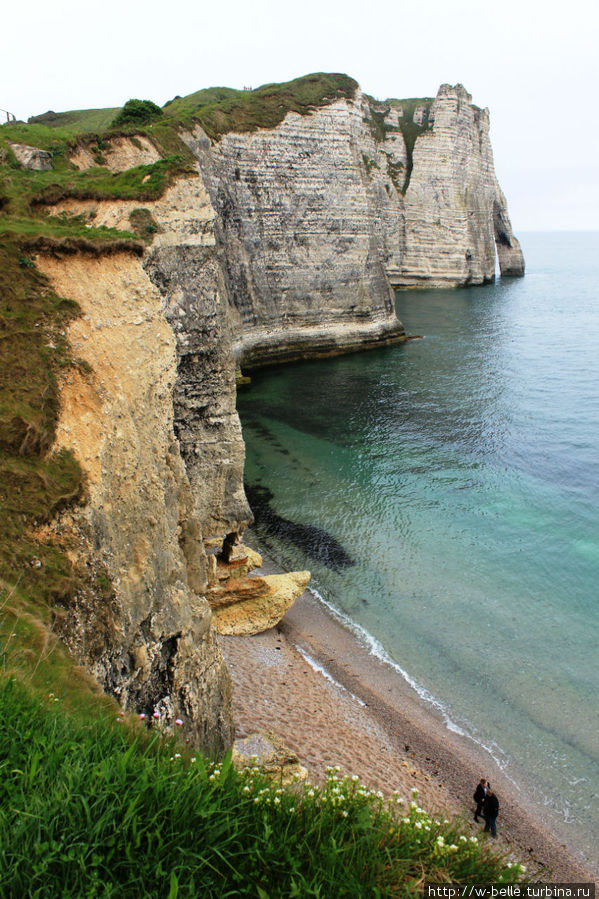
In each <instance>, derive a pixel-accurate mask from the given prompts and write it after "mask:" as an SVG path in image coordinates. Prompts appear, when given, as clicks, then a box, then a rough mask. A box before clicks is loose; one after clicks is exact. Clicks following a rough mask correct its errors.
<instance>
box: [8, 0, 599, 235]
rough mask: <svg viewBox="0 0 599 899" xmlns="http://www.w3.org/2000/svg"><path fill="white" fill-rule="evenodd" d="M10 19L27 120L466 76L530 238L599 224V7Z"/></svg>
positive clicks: (79, 14)
mask: <svg viewBox="0 0 599 899" xmlns="http://www.w3.org/2000/svg"><path fill="white" fill-rule="evenodd" d="M0 22H1V32H0V34H1V37H2V43H1V49H0V107H2V108H4V109H8V110H10V111H11V112H13V113H14V114H15V115H16V116H17V118H22V119H27V117H28V116H30V115H36V114H39V113H42V112H45V111H46V110H48V109H53V110H55V111H56V112H60V111H64V110H68V109H82V108H83V109H85V108H97V107H106V106H122V104H123V103H124V102H125V101H126V100H128V99H129V98H131V97H138V98H140V99H149V100H153V101H154V102H156V103H158V104H160V105H162V104H163V103H164V102H165V101H166V100H169V99H171V98H172V97H174V96H175V95H176V94H180V95H185V94H188V93H191V92H193V91H196V90H199V89H200V88H203V87H211V86H215V85H225V86H227V87H237V88H241V87H243V86H244V85H248V86H252V87H258V86H259V85H261V84H264V83H266V82H272V81H287V80H289V79H291V78H296V77H298V76H299V75H306V74H308V73H310V72H318V71H321V72H323V71H324V72H346V73H347V74H348V75H351V76H352V77H353V78H355V79H356V80H357V81H358V82H359V83H360V85H361V87H362V88H363V90H364V91H366V92H367V93H369V94H373V95H374V96H376V97H378V98H380V99H383V98H385V97H400V98H401V97H413V96H434V95H435V94H436V92H437V88H438V87H439V85H440V84H442V83H443V82H449V83H451V84H456V83H457V82H461V83H462V84H464V85H465V87H466V88H467V89H468V91H469V92H470V93H471V94H472V98H473V102H474V103H476V104H477V105H479V106H488V107H489V109H490V113H491V139H492V144H493V149H494V155H495V168H496V171H497V175H498V178H499V182H500V184H501V186H502V188H503V191H504V193H505V194H506V197H507V200H508V207H509V211H510V216H511V219H512V224H513V227H514V230H515V232H516V234H517V233H518V232H519V231H527V230H573V229H574V230H575V229H580V230H597V229H599V224H598V221H597V218H598V214H599V164H598V161H599V124H598V122H599V116H598V115H597V113H596V110H595V103H596V96H597V89H598V88H599V63H598V61H597V60H598V59H599V51H598V48H597V43H598V40H599V5H598V4H597V3H596V2H595V0H569V2H563V0H560V2H557V0H544V2H540V0H503V2H501V3H492V2H486V0H446V2H442V0H410V2H409V3H408V2H402V0H370V2H367V0H361V2H357V0H343V2H340V0H330V2H328V0H298V2H295V3H293V4H289V3H285V2H284V0H253V2H252V0H247V2H245V3H242V2H240V0H229V2H222V0H221V2H218V0H210V3H206V2H202V0H170V2H165V0H162V2H157V0H145V2H144V3H135V4H133V3H128V2H127V0H121V2H116V0H102V2H100V3H89V2H86V0H77V2H75V0H57V2H54V3H50V2H48V0H43V2H42V0H28V2H26V3H23V2H21V3H5V4H3V11H2V17H1V19H0ZM0 120H3V114H1V113H0Z"/></svg>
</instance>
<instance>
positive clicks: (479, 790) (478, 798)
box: [474, 777, 488, 821]
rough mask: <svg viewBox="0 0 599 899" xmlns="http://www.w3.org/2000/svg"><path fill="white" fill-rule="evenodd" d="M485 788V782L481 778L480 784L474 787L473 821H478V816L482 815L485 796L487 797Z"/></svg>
mask: <svg viewBox="0 0 599 899" xmlns="http://www.w3.org/2000/svg"><path fill="white" fill-rule="evenodd" d="M487 786H488V784H487V781H486V780H485V778H484V777H481V779H480V783H479V784H477V785H476V790H475V791H474V801H475V802H476V811H475V812H474V820H475V821H478V816H479V815H482V813H483V804H484V801H485V796H486V795H487Z"/></svg>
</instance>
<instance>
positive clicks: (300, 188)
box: [186, 100, 403, 366]
mask: <svg viewBox="0 0 599 899" xmlns="http://www.w3.org/2000/svg"><path fill="white" fill-rule="evenodd" d="M368 138H369V133H368V131H366V132H365V129H364V123H363V108H362V102H361V100H358V101H356V102H352V101H345V100H343V101H338V102H336V103H333V104H331V105H330V106H326V107H323V108H321V109H319V110H317V111H315V112H314V113H313V114H312V115H309V116H301V115H298V114H296V113H290V114H288V115H287V117H286V118H285V120H284V121H283V122H282V123H281V125H280V126H279V127H277V128H275V129H272V130H269V131H258V132H255V133H253V134H227V135H225V136H224V137H223V138H222V139H221V140H220V141H219V142H218V144H215V145H211V144H210V141H209V140H208V139H207V138H206V137H205V135H203V132H202V131H201V129H199V128H198V129H196V131H195V132H194V134H193V135H189V136H188V137H187V138H186V140H187V142H188V144H189V146H190V147H191V148H192V149H193V151H194V152H195V154H196V155H197V157H198V159H199V160H200V165H201V168H202V173H203V175H204V178H205V180H206V184H207V187H208V189H209V191H210V194H211V198H212V201H213V205H214V206H215V209H216V210H217V213H218V223H217V228H216V233H217V240H218V241H219V242H220V243H221V244H222V246H223V247H224V248H225V251H226V252H225V266H226V276H227V288H228V296H229V303H230V306H231V310H232V317H233V329H234V334H235V336H234V350H235V355H236V357H237V358H238V360H240V361H241V362H242V364H244V365H246V366H248V365H252V364H261V363H265V362H269V363H270V362H278V361H284V360H287V359H291V358H298V357H302V356H304V355H305V356H315V355H318V354H331V353H335V352H339V351H344V350H345V351H347V350H348V349H350V348H353V349H358V348H365V347H368V346H375V345H377V344H384V343H387V342H391V341H397V340H398V339H402V338H403V328H402V326H401V324H400V323H399V322H398V321H397V318H396V317H395V312H394V298H393V294H392V291H391V289H390V285H389V281H388V279H387V277H386V274H385V268H384V264H383V256H384V250H385V247H384V236H383V233H382V231H381V228H380V227H379V226H378V222H379V220H380V218H381V215H382V214H383V212H382V211H381V204H382V205H383V206H386V207H389V206H392V207H394V212H395V219H397V213H398V211H399V210H398V202H397V199H396V198H393V199H392V200H389V198H388V196H387V195H386V194H385V192H384V191H383V192H382V193H381V191H379V190H377V187H376V185H374V184H373V182H372V181H371V179H369V178H368V176H367V173H366V171H365V167H364V163H363V162H362V152H363V148H364V144H365V143H366V144H367V143H368ZM370 142H371V143H372V139H370Z"/></svg>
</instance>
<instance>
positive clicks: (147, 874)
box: [0, 679, 522, 899]
mask: <svg viewBox="0 0 599 899" xmlns="http://www.w3.org/2000/svg"><path fill="white" fill-rule="evenodd" d="M0 715H1V717H2V722H3V727H2V730H1V731H0V895H1V896H7V897H8V896H30V897H55V896H61V897H82V896H85V897H94V896H98V897H99V896H102V897H112V896H114V897H117V896H118V897H135V899H143V897H158V896H161V897H177V896H178V897H194V899H195V897H199V896H201V897H224V896H253V897H261V899H266V897H273V899H274V897H279V896H296V897H331V899H332V897H334V899H337V897H360V896H364V897H370V896H417V895H418V889H419V885H420V884H421V883H423V882H424V881H426V880H430V881H434V882H437V883H468V882H476V883H481V882H503V883H511V882H516V881H517V880H518V878H519V877H521V876H522V871H521V869H520V868H519V867H516V866H512V867H508V864H507V862H506V860H505V859H503V858H501V857H499V856H497V855H494V854H493V853H492V852H491V851H489V847H488V846H487V845H481V844H479V843H478V842H477V841H476V840H475V839H474V840H472V839H470V838H468V837H467V836H463V837H462V836H461V835H460V833H459V829H458V828H456V826H454V825H452V824H450V823H444V822H441V821H436V820H434V819H431V818H430V817H429V816H428V815H426V813H425V812H423V811H422V809H420V808H419V807H418V806H417V801H416V798H415V797H413V798H412V800H411V801H406V802H404V803H401V802H399V797H393V798H392V799H391V800H390V801H389V802H386V801H385V800H383V799H382V797H381V796H380V795H378V794H373V793H371V792H370V791H369V790H367V789H366V788H364V787H363V786H362V785H361V784H360V782H359V781H358V780H357V779H352V778H348V777H340V776H339V775H338V774H337V772H336V771H335V770H330V772H329V776H328V779H327V781H326V783H325V784H324V786H323V787H321V788H316V787H312V786H310V785H305V786H295V787H292V788H288V789H282V788H280V787H278V786H277V784H275V783H273V782H272V781H268V780H266V779H265V778H264V777H263V776H261V775H260V773H259V772H257V771H255V770H252V769H250V770H247V771H245V772H241V773H236V772H235V771H234V770H233V768H232V766H231V764H230V759H229V758H226V759H225V760H224V761H223V762H222V763H221V764H219V765H218V766H217V765H212V764H209V763H206V762H205V761H204V760H202V759H201V758H199V757H197V756H192V755H191V753H190V752H189V751H188V750H187V749H186V748H185V746H178V745H177V743H176V741H175V740H174V739H172V738H167V737H164V736H162V735H161V731H160V728H159V726H158V725H156V724H154V726H153V728H151V729H149V730H148V729H146V728H144V727H143V726H142V725H141V723H140V722H138V721H135V720H132V719H123V718H122V716H115V715H114V714H112V715H110V716H104V718H103V719H96V720H95V721H90V720H89V719H88V718H86V717H85V716H82V715H80V714H75V713H73V712H72V711H69V710H67V709H66V708H64V704H63V700H62V698H61V697H60V696H58V695H57V694H55V693H53V692H52V695H50V694H48V695H46V696H45V697H44V698H43V699H40V698H36V697H34V696H32V694H31V692H30V690H29V689H28V688H27V687H26V686H24V685H23V684H21V683H19V682H18V681H16V680H14V679H5V680H4V682H3V683H0ZM117 717H118V718H121V720H120V721H119V720H117ZM152 731H153V732H152Z"/></svg>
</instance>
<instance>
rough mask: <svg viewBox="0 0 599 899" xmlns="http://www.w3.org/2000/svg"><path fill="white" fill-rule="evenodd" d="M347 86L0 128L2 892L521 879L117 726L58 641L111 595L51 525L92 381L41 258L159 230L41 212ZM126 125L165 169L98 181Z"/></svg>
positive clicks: (376, 809) (345, 792) (119, 188)
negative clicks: (68, 396)
mask: <svg viewBox="0 0 599 899" xmlns="http://www.w3.org/2000/svg"><path fill="white" fill-rule="evenodd" d="M356 87H357V85H356V83H355V82H354V81H353V80H352V79H350V78H348V77H347V76H344V75H313V76H308V77H307V78H304V79H297V80H296V81H292V82H289V83H288V84H284V85H266V86H264V87H262V88H259V89H258V90H256V91H233V90H230V89H226V88H214V89H211V90H208V91H201V92H198V93H196V94H192V95H190V96H189V97H186V98H176V99H175V100H173V101H171V102H170V103H169V104H167V105H166V106H165V107H164V109H163V114H162V115H160V116H157V117H156V120H155V121H153V122H150V123H147V122H146V123H145V124H143V125H140V124H130V123H127V122H123V121H122V120H121V122H120V123H119V122H118V121H117V122H115V119H117V116H118V110H116V109H112V110H87V111H84V112H79V113H61V114H56V113H47V114H45V115H44V116H40V117H37V118H36V120H34V121H32V122H31V123H30V124H28V125H19V124H10V125H6V126H2V127H0V239H1V241H2V245H1V248H0V502H1V505H2V516H1V519H0V715H1V716H2V722H3V727H2V730H1V732H0V770H1V772H2V776H1V777H0V797H1V798H0V895H6V896H18V895H30V896H40V897H41V896H56V895H63V896H83V895H85V896H100V895H101V896H112V895H114V896H116V895H118V896H135V897H138V896H144V895H147V896H158V895H169V896H170V897H175V896H177V895H187V896H195V895H213V896H221V895H226V894H227V893H228V894H230V895H244V894H245V895H252V896H255V895H259V896H262V897H265V896H282V895H289V896H292V895H296V896H310V895H312V896H318V895H320V896H325V895H335V896H342V895H408V894H410V892H414V894H416V888H417V886H418V884H421V883H422V882H423V880H425V879H427V878H428V879H431V880H435V881H437V882H449V881H459V882H467V881H473V880H478V881H481V880H487V881H488V880H493V881H497V880H505V881H506V882H507V881H509V880H512V879H516V878H517V877H518V876H519V875H520V873H521V872H520V870H519V869H517V868H516V867H511V868H508V867H507V865H506V864H505V863H504V861H502V860H501V859H496V858H495V857H493V856H492V855H490V854H489V853H488V852H487V851H486V849H485V848H484V847H479V846H478V844H476V843H473V842H471V841H470V840H468V839H467V838H466V837H464V838H460V836H459V834H458V832H457V831H456V829H455V828H454V827H453V826H452V825H450V824H443V823H438V822H434V821H431V820H430V819H429V818H428V817H427V816H426V815H424V813H423V812H422V811H421V810H419V809H418V807H417V806H416V804H415V803H414V805H413V806H410V805H409V803H408V804H407V808H406V810H405V811H404V807H402V806H400V805H399V804H397V808H395V807H394V808H395V810H392V809H391V808H389V807H388V806H387V804H386V803H384V802H383V800H382V799H381V798H380V797H378V796H373V795H372V794H369V793H368V791H366V790H364V789H363V788H361V786H360V785H359V784H358V783H356V782H354V781H347V780H342V779H338V778H336V776H335V775H332V776H331V778H330V779H329V782H328V783H327V785H325V787H324V788H323V790H322V791H320V790H318V789H316V788H314V789H312V788H307V789H306V790H305V791H303V792H301V793H298V792H297V791H294V790H287V791H283V792H279V791H278V790H277V788H276V787H273V786H272V785H270V784H268V783H267V782H265V781H263V780H262V779H261V778H260V776H259V775H255V774H241V775H238V774H236V773H235V772H234V771H233V770H232V769H231V767H230V764H229V762H228V761H226V762H225V763H223V765H222V767H220V768H215V767H214V766H210V765H209V764H208V763H205V762H203V761H201V760H200V759H199V758H197V757H196V761H195V762H194V761H192V758H193V756H191V754H190V753H189V752H188V751H187V749H186V747H185V746H179V747H177V746H176V745H174V744H173V743H172V742H171V741H170V739H169V738H166V737H163V736H162V735H161V733H159V734H152V733H150V734H148V733H147V732H146V730H145V728H144V727H143V726H140V724H139V722H137V721H135V719H134V718H133V717H132V716H124V718H123V719H122V720H118V719H119V718H121V716H120V714H119V711H118V707H117V706H116V703H115V702H114V701H113V700H112V699H110V698H108V697H106V696H104V695H103V694H102V693H101V691H100V689H99V687H98V686H97V684H95V682H94V681H93V680H92V678H91V677H90V676H89V675H88V674H87V673H86V672H85V671H84V670H82V669H81V668H79V667H78V666H77V665H76V664H75V663H74V661H73V659H72V658H71V657H70V656H69V654H68V652H67V651H66V649H65V648H64V647H63V646H62V644H61V643H60V642H59V641H58V640H57V638H56V637H55V636H54V633H53V624H54V623H55V621H56V618H60V616H61V610H62V609H63V608H64V606H65V605H68V604H69V603H71V602H73V599H74V597H76V595H77V593H78V591H82V590H87V589H93V590H94V591H95V592H96V593H100V594H102V593H103V591H105V593H106V597H107V602H108V600H109V594H110V583H109V582H108V580H107V579H106V578H105V577H103V575H102V573H101V572H90V571H87V570H80V568H79V567H78V565H77V561H76V557H77V547H74V546H70V545H68V543H67V542H66V541H65V539H64V537H63V536H62V535H61V534H54V533H53V530H52V524H53V521H54V520H55V517H56V514H57V512H59V511H63V510H65V509H66V510H68V508H69V507H70V506H72V505H74V504H76V503H78V502H81V501H84V498H85V478H84V475H83V473H82V471H81V469H80V467H79V465H78V463H77V461H76V460H75V458H74V457H73V456H72V455H71V454H70V453H68V452H65V451H62V452H58V453H52V452H51V448H52V446H53V444H54V439H55V428H56V423H57V420H58V415H59V391H58V381H59V379H60V375H61V373H62V372H64V371H65V370H68V369H69V368H72V367H77V368H78V369H79V371H81V372H82V374H83V375H84V376H85V375H86V373H87V369H86V366H85V365H84V364H83V363H82V362H81V361H79V360H78V359H77V358H75V357H74V356H73V354H72V352H71V350H70V348H69V346H68V343H67V340H66V330H67V326H68V323H69V321H70V320H71V319H72V317H73V316H76V315H78V314H79V311H78V308H77V306H76V304H74V303H73V302H72V301H71V300H69V299H68V298H63V297H59V296H57V295H56V294H55V293H54V291H53V290H52V289H51V287H50V285H49V283H48V282H47V280H46V279H45V278H44V276H43V275H42V274H41V273H40V272H39V271H38V270H37V269H36V267H35V262H34V259H33V255H34V254H35V252H38V251H40V250H43V251H45V252H52V253H54V254H57V253H75V252H83V253H109V252H113V251H114V250H119V251H121V250H127V251H129V252H133V253H141V252H142V251H143V244H142V242H141V241H140V239H139V238H140V237H143V239H144V240H147V239H150V237H151V235H152V233H153V231H154V230H155V228H156V226H155V223H154V222H153V220H152V218H151V214H150V213H149V211H148V210H144V209H143V207H142V206H140V207H139V208H138V209H136V210H134V212H133V213H132V217H131V223H132V224H131V231H126V232H124V231H117V230H114V229H110V228H104V227H96V226H95V224H94V220H93V218H89V217H86V216H81V215H66V214H63V215H58V216H51V215H49V214H48V212H47V207H48V206H51V205H53V204H56V203H58V202H59V201H61V200H64V199H67V198H69V197H73V198H78V199H95V200H102V199H117V198H120V199H127V200H132V199H133V200H136V201H138V202H139V203H140V204H143V203H144V202H148V201H151V200H152V199H155V198H157V197H159V196H160V195H161V194H162V193H163V192H164V191H165V190H166V188H167V187H168V186H169V184H171V183H172V182H173V181H174V180H175V179H176V178H177V177H179V176H180V175H181V174H182V173H184V172H186V171H188V170H189V165H190V162H191V157H190V154H189V151H188V150H187V148H186V147H185V145H184V144H183V142H182V141H181V139H180V138H179V136H178V129H179V128H180V127H182V126H184V127H191V126H192V125H193V123H194V122H199V123H200V124H201V125H202V127H203V128H204V129H205V130H206V131H207V133H208V134H209V136H210V137H212V138H213V139H215V140H216V139H218V138H219V137H220V136H222V135H223V134H225V133H227V132H228V131H234V130H237V131H253V130H255V129H256V128H260V127H274V126H275V125H277V124H278V123H279V122H280V121H282V119H283V118H284V116H285V114H286V113H287V112H288V111H290V110H293V111H295V112H297V113H299V114H308V113H309V112H310V111H311V110H313V109H314V108H317V107H319V106H322V105H324V104H326V103H330V102H333V101H334V100H336V99H338V98H339V97H342V96H347V97H349V96H352V95H353V92H354V91H355V89H356ZM123 133H126V134H128V135H129V136H130V137H132V139H135V135H136V134H146V135H148V136H149V137H150V138H151V140H152V141H153V143H155V145H156V146H157V147H158V148H159V150H160V152H161V154H162V158H161V159H160V160H158V161H157V162H155V163H152V164H148V165H140V166H135V167H133V168H130V169H127V170H126V171H121V172H112V171H110V170H109V168H108V167H107V166H106V165H105V161H106V159H105V155H104V154H105V153H106V152H107V149H108V144H109V141H110V140H111V138H113V137H115V136H118V135H122V134H123ZM13 142H14V143H22V144H28V145H31V146H34V147H38V148H40V149H42V150H46V151H47V152H48V153H49V154H50V157H51V164H52V168H51V169H49V170H48V171H31V170H28V169H25V168H23V167H22V166H20V165H19V163H18V161H17V159H16V157H15V154H14V151H13V149H12V148H11V143H13ZM79 147H84V148H85V149H86V150H88V151H90V152H91V154H92V156H93V158H94V161H95V163H96V164H95V165H92V166H91V167H89V168H87V169H84V170H82V171H80V170H78V169H77V168H76V167H75V166H74V165H73V163H72V162H71V160H70V157H71V154H72V153H73V152H74V151H75V150H76V149H77V148H79ZM178 754H180V757H179V755H178Z"/></svg>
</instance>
